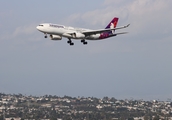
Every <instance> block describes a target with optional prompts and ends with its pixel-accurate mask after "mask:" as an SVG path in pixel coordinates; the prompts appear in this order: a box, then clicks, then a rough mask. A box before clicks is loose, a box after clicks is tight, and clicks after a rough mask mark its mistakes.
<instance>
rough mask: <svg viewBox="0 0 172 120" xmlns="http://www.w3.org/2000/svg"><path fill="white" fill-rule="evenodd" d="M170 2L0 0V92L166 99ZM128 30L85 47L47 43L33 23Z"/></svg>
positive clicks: (171, 78) (171, 69) (171, 82)
mask: <svg viewBox="0 0 172 120" xmlns="http://www.w3.org/2000/svg"><path fill="white" fill-rule="evenodd" d="M171 5H172V1H171V0H94V1H92V0H87V1H83V0H73V1H72V2H71V0H63V1H62V0H51V1H47V0H41V1H40V0H37V1H35V0H29V1H23V0H17V1H11V0H0V92H1V93H9V94H19V93H21V94H24V95H36V96H41V95H46V94H48V95H57V96H64V95H67V96H72V97H78V96H83V97H98V98H103V97H104V96H108V97H115V98H117V99H144V100H153V99H156V100H167V99H171V97H172V93H171V91H172V34H171V33H172V16H171V13H172V8H171ZM114 17H119V22H118V26H123V25H127V24H128V23H130V24H131V25H130V26H129V27H128V28H126V29H122V30H118V32H129V33H128V34H126V35H119V36H116V37H113V38H109V39H105V40H102V41H88V45H83V44H81V42H80V41H78V40H73V42H74V43H75V45H74V46H69V45H68V44H67V39H66V38H63V40H62V41H52V40H50V39H49V38H48V39H45V38H44V35H43V34H42V33H41V32H39V31H38V30H37V29H36V26H37V25H39V24H40V23H45V22H48V23H56V24H62V25H66V26H73V27H81V28H89V29H94V30H95V29H102V28H105V27H106V26H107V24H108V23H109V22H110V21H111V20H112V18H114Z"/></svg>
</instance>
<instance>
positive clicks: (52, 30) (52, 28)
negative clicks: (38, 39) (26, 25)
mask: <svg viewBox="0 0 172 120" xmlns="http://www.w3.org/2000/svg"><path fill="white" fill-rule="evenodd" d="M37 29H38V30H39V31H41V32H43V33H45V34H50V35H58V36H60V37H66V38H71V39H87V40H98V39H99V37H100V34H99V33H98V34H94V35H88V36H85V35H84V34H82V32H84V31H90V30H89V29H83V28H73V27H66V26H63V25H57V24H51V23H44V24H40V25H39V26H37Z"/></svg>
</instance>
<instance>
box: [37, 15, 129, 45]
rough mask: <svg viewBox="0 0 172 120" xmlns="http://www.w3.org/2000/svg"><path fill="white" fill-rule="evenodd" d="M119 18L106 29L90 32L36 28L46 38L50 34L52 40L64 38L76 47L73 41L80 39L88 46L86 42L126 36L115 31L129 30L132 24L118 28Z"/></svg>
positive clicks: (58, 27) (55, 26)
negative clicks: (121, 35)
mask: <svg viewBox="0 0 172 120" xmlns="http://www.w3.org/2000/svg"><path fill="white" fill-rule="evenodd" d="M118 19H119V18H117V17H114V18H113V19H112V21H111V22H110V23H109V24H108V25H107V27H106V28H105V29H98V30H90V29H84V28H74V27H67V26H64V25H59V24H52V23H43V24H40V25H38V26H37V27H36V28H37V29H38V30H39V31H40V32H42V33H44V35H45V38H47V34H49V36H50V39H51V40H62V37H65V38H67V39H68V41H67V43H68V44H69V45H74V43H73V42H72V40H71V39H78V40H81V42H82V43H83V44H84V45H86V44H87V41H86V40H103V39H106V38H110V37H114V36H117V35H120V34H126V33H127V32H120V33H115V30H118V29H123V28H127V27H128V26H129V25H130V24H128V25H126V26H122V27H116V26H117V23H118Z"/></svg>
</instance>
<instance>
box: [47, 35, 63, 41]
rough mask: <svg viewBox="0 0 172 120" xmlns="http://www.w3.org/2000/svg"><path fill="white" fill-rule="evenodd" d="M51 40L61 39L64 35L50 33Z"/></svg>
mask: <svg viewBox="0 0 172 120" xmlns="http://www.w3.org/2000/svg"><path fill="white" fill-rule="evenodd" d="M50 38H51V40H61V39H62V37H61V36H59V35H50Z"/></svg>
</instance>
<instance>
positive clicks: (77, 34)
mask: <svg viewBox="0 0 172 120" xmlns="http://www.w3.org/2000/svg"><path fill="white" fill-rule="evenodd" d="M72 36H73V37H74V38H76V39H84V38H85V35H84V34H82V33H78V32H77V33H74V34H73V35H72Z"/></svg>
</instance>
